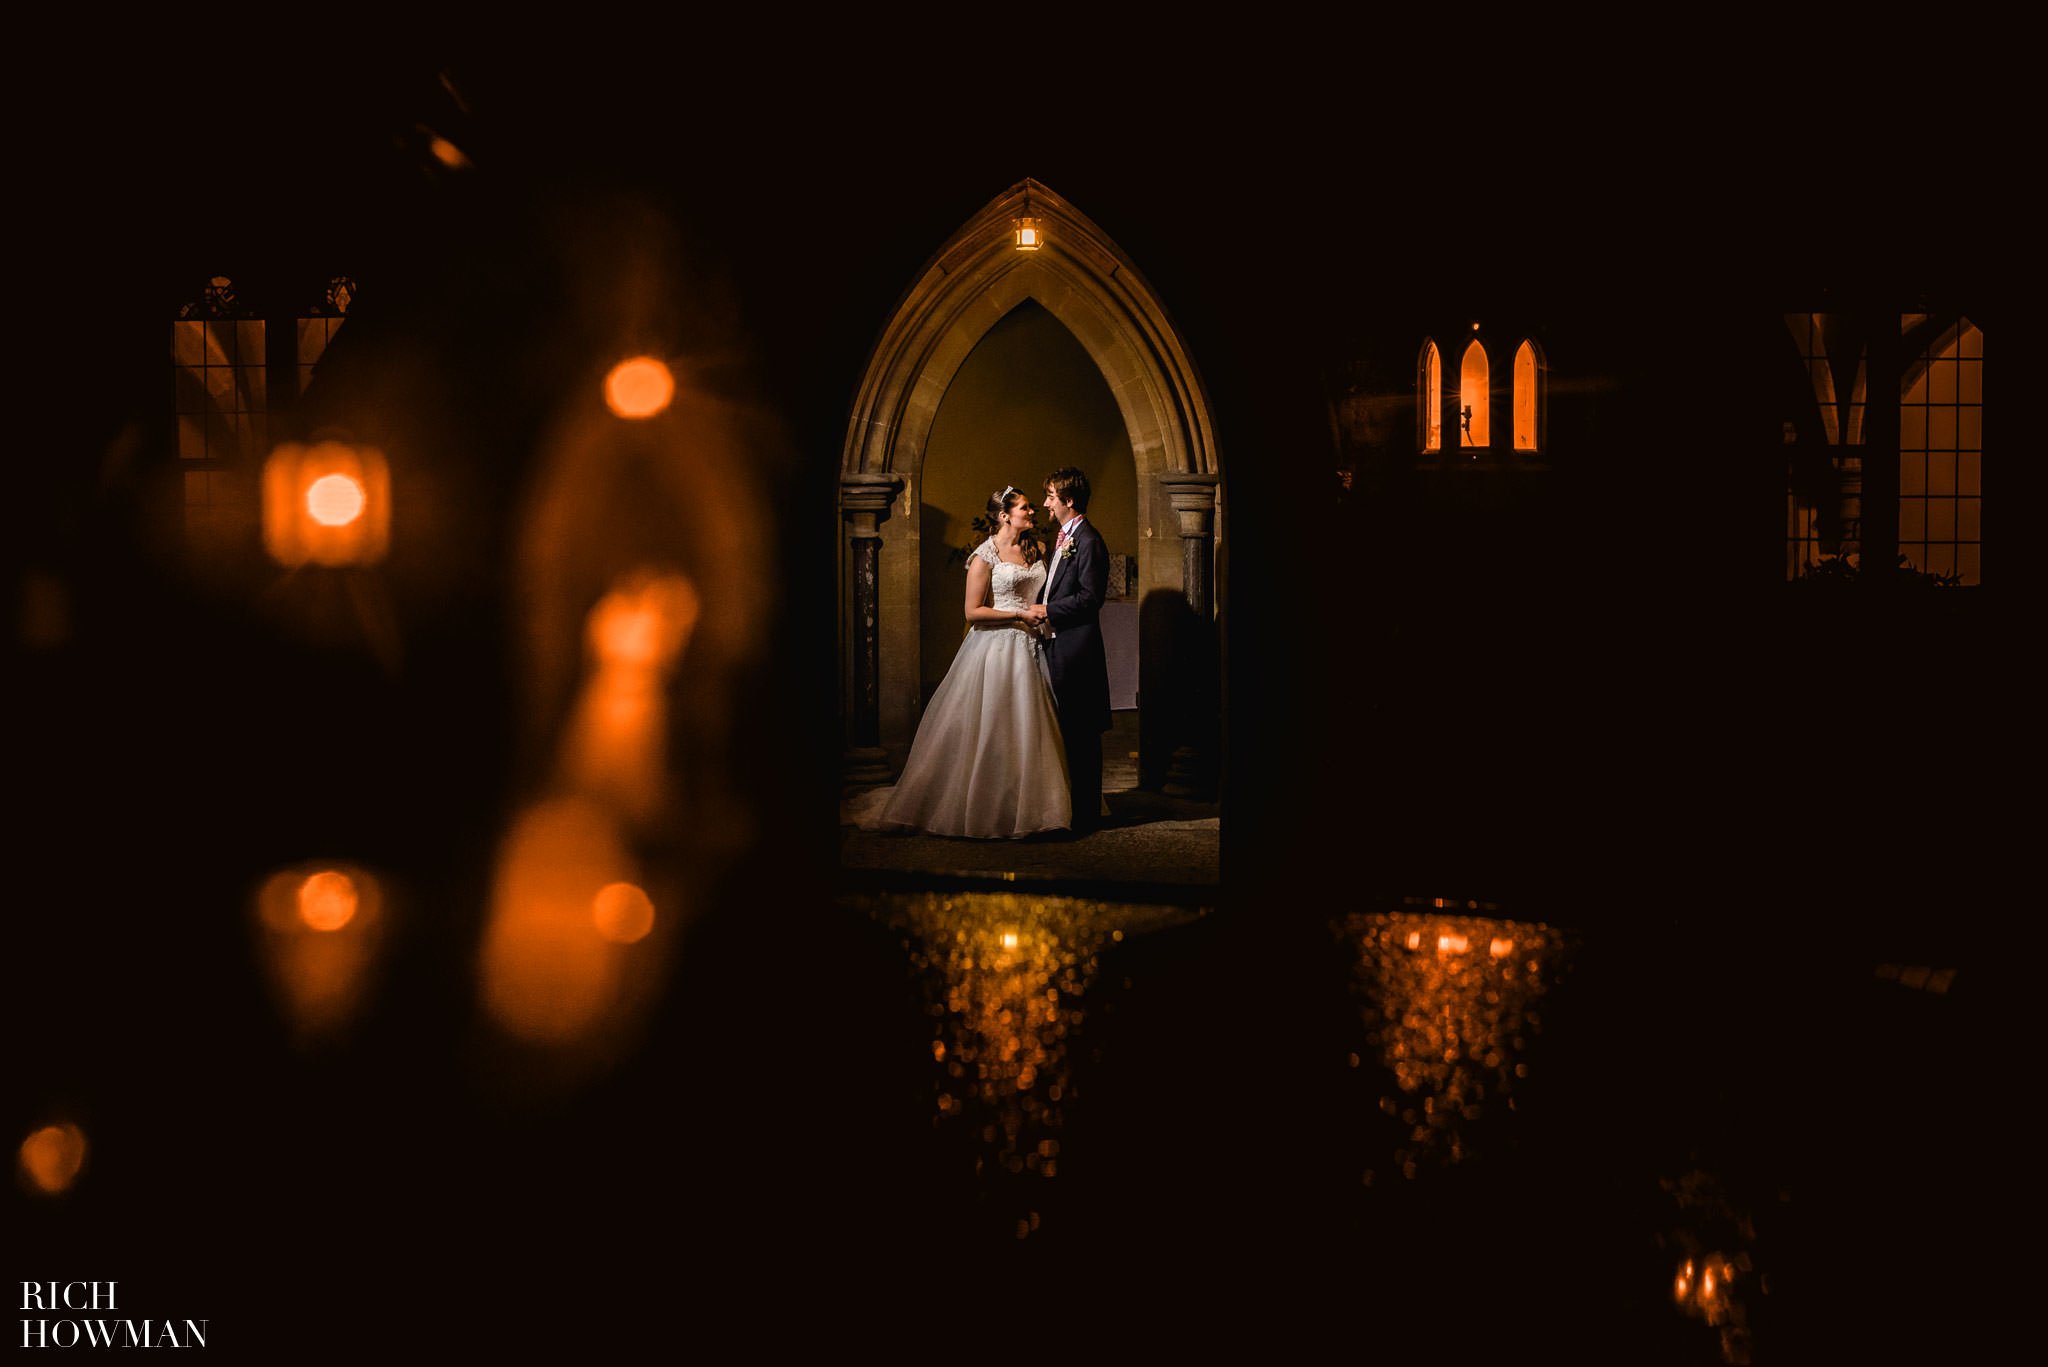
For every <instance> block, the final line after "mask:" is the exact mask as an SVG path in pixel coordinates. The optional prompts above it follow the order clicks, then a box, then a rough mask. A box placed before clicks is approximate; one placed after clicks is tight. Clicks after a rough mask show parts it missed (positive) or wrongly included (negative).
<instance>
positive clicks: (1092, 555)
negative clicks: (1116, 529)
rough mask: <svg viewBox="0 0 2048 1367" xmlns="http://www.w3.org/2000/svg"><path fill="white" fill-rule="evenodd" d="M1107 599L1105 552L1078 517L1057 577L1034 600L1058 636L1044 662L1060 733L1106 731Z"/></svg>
mask: <svg viewBox="0 0 2048 1367" xmlns="http://www.w3.org/2000/svg"><path fill="white" fill-rule="evenodd" d="M1108 594H1109V547H1108V546H1107V545H1105V544H1104V543H1103V540H1102V533H1100V532H1098V531H1096V530H1095V524H1094V523H1093V522H1090V521H1089V520H1088V519H1087V518H1086V517H1083V518H1082V519H1081V524H1080V525H1079V526H1078V527H1076V528H1074V541H1073V544H1072V545H1070V546H1068V547H1067V558H1066V559H1065V560H1064V561H1063V562H1061V564H1060V567H1059V573H1058V574H1057V575H1055V576H1054V577H1053V578H1051V579H1050V580H1048V581H1047V582H1046V586H1045V589H1044V591H1043V592H1042V593H1041V595H1040V599H1041V601H1042V602H1044V604H1045V615H1046V619H1047V620H1048V621H1050V622H1051V623H1052V629H1053V631H1054V632H1056V633H1058V634H1057V635H1055V636H1054V637H1053V640H1052V644H1051V646H1050V648H1049V649H1048V650H1047V652H1046V659H1047V662H1048V663H1049V664H1050V665H1051V668H1052V691H1053V696H1054V697H1055V698H1056V699H1058V700H1059V705H1060V726H1061V728H1062V729H1067V730H1075V731H1080V730H1089V729H1092V730H1096V731H1107V730H1108V729H1109V655H1108V654H1107V653H1106V652H1105V651H1104V650H1103V648H1102V623H1101V618H1102V600H1103V599H1104V598H1105V597H1107V596H1108Z"/></svg>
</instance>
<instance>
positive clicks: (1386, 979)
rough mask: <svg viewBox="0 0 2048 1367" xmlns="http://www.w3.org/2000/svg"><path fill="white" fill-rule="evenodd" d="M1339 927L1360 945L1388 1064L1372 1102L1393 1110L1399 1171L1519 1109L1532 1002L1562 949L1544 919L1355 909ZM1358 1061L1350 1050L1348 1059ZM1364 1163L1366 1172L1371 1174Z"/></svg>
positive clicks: (1534, 1025) (1452, 1155)
mask: <svg viewBox="0 0 2048 1367" xmlns="http://www.w3.org/2000/svg"><path fill="white" fill-rule="evenodd" d="M1339 930H1340V933H1341V934H1342V935H1343V936H1344V937H1345V939H1346V940H1347V942H1348V943H1349V944H1350V945H1351V946H1352V947H1353V949H1354V950H1355V951H1356V952H1357V955H1358V960H1357V970H1356V971H1357V981H1358V984H1359V986H1360V988H1361V989H1362V991H1363V994H1364V996H1365V997H1366V999H1367V1007H1366V1011H1365V1020H1366V1026H1367V1032H1368V1038H1369V1041H1370V1044H1371V1046H1372V1047H1374V1048H1375V1049H1376V1050H1377V1053H1378V1059H1377V1061H1378V1062H1379V1063H1380V1064H1381V1065H1382V1066H1384V1067H1385V1068H1386V1069H1387V1070H1388V1071H1389V1072H1391V1073H1392V1074H1393V1084H1394V1085H1393V1090H1391V1091H1390V1092H1388V1093H1387V1094H1385V1095H1383V1096H1381V1097H1380V1099H1379V1106H1380V1109H1381V1110H1382V1111H1383V1112H1385V1113H1386V1114H1387V1115H1389V1116H1398V1117H1399V1120H1400V1123H1401V1125H1402V1126H1403V1127H1404V1131H1405V1136H1406V1137H1405V1141H1404V1142H1403V1143H1401V1144H1400V1145H1399V1146H1398V1147H1397V1148H1396V1149H1395V1150H1394V1154H1393V1161H1394V1166H1395V1167H1396V1168H1397V1169H1398V1170H1399V1171H1400V1172H1401V1174H1402V1176H1404V1177H1407V1178H1411V1179H1412V1178H1414V1177H1415V1176H1416V1174H1417V1173H1418V1171H1420V1169H1421V1167H1422V1166H1423V1165H1425V1164H1427V1163H1430V1162H1432V1161H1436V1162H1444V1163H1456V1162H1459V1161H1461V1160H1463V1159H1464V1158H1466V1157H1467V1156H1468V1153H1469V1151H1470V1148H1471V1146H1472V1143H1473V1141H1474V1139H1475V1137H1476V1136H1477V1134H1478V1133H1479V1132H1480V1127H1481V1126H1483V1125H1485V1124H1488V1123H1497V1118H1498V1117H1499V1115H1500V1114H1501V1113H1503V1112H1507V1111H1512V1110H1514V1109H1515V1090H1516V1088H1517V1086H1518V1085H1520V1084H1522V1083H1523V1082H1524V1080H1525V1079H1526V1078H1527V1077H1528V1075H1529V1065H1528V1062H1527V1059H1526V1053H1527V1051H1528V1047H1529V1041H1530V1039H1531V1038H1532V1037H1533V1036H1535V1035H1536V1034H1537V1033H1538V1032H1539V1031H1540V1030H1541V1029H1542V1016H1541V1013H1540V1012H1539V1010H1538V1009H1537V1008H1538V1003H1539V1002H1540V1000H1541V998H1542V997H1543V994H1544V993H1545V992H1546V991H1547V990H1548V987H1549V984H1550V983H1551V982H1552V981H1554V980H1555V978H1556V976H1557V973H1558V972H1559V970H1560V968H1561V967H1562V965H1563V961H1564V958H1565V953H1564V951H1565V942H1564V937H1563V935H1562V934H1561V933H1560V932H1558V931H1557V930H1554V929H1552V928H1551V927H1549V926H1545V925H1540V924H1534V923H1530V922H1522V921H1502V920H1494V919H1491V918H1488V917H1483V916H1460V915H1452V914H1448V913H1435V914H1428V915H1419V914H1413V913H1405V912H1394V913H1378V912H1367V913H1358V914H1355V915H1353V916H1350V917H1348V918H1346V919H1345V920H1344V921H1343V922H1342V923H1341V925H1340V927H1339ZM1363 1062H1364V1060H1363V1059H1361V1058H1360V1057H1359V1056H1358V1055H1356V1054H1354V1055H1352V1065H1353V1066H1354V1067H1357V1066H1361V1065H1362V1063H1363ZM1373 1176H1374V1174H1373V1172H1372V1171H1371V1170H1370V1169H1368V1170H1367V1171H1366V1173H1365V1181H1366V1182H1367V1183H1368V1184H1370V1183H1371V1181H1372V1180H1373Z"/></svg>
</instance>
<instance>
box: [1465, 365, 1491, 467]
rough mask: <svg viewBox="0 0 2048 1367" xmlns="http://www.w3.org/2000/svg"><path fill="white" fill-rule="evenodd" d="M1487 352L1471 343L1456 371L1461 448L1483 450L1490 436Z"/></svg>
mask: <svg viewBox="0 0 2048 1367" xmlns="http://www.w3.org/2000/svg"><path fill="white" fill-rule="evenodd" d="M1487 384H1488V381H1487V370H1486V348H1485V347H1483V346H1481V345H1479V343H1478V342H1476V341H1475V342H1473V343H1472V344H1471V345H1470V346H1468V347H1466V348H1465V361H1464V364H1463V365H1461V366H1459V368H1458V407H1459V408H1460V410H1462V412H1461V415H1460V416H1461V424H1460V430H1459V433H1458V445H1460V446H1482V447H1483V446H1485V445H1487V444H1488V442H1489V439H1490V438H1491V436H1492V425H1491V424H1490V423H1489V422H1488V416H1489V415H1488V412H1487V402H1486V400H1487Z"/></svg>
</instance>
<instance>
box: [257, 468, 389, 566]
mask: <svg viewBox="0 0 2048 1367" xmlns="http://www.w3.org/2000/svg"><path fill="white" fill-rule="evenodd" d="M390 544H391V474H390V471H389V469H388V468H387V467H386V466H385V464H384V457H383V455H382V454H381V453H380V452H378V451H376V450H374V449H372V448H369V447H357V446H350V445H347V444H346V443H344V442H338V441H323V442H316V443H314V444H313V445H311V446H301V445H299V444H297V443H296V442H287V443H285V444H284V445H282V446H279V447H278V448H277V449H276V450H275V451H272V452H271V453H270V459H269V461H267V462H266V463H265V464H264V467H263V548H264V549H265V550H267V551H268V552H270V558H271V559H272V560H275V561H276V562H277V563H278V564H280V565H286V566H292V567H296V566H299V565H304V564H309V563H310V564H315V565H374V564H376V563H377V562H378V561H379V560H382V559H383V558H384V552H385V551H386V550H387V549H388V548H389V546H390Z"/></svg>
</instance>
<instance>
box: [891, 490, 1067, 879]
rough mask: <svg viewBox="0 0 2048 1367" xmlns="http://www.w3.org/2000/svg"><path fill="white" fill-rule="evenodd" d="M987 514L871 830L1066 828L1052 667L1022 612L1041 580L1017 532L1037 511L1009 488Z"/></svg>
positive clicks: (1035, 558)
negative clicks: (928, 695)
mask: <svg viewBox="0 0 2048 1367" xmlns="http://www.w3.org/2000/svg"><path fill="white" fill-rule="evenodd" d="M988 512H989V517H990V520H991V521H993V522H994V523H995V529H996V530H995V535H994V536H991V537H990V538H989V539H988V540H986V541H984V542H982V543H981V544H980V545H979V546H976V547H975V548H974V554H973V555H971V556H969V557H968V560H967V601H966V611H967V635H966V638H965V639H964V640H962V641H961V642H960V652H959V653H958V654H957V655H955V656H954V657H953V664H952V667H951V668H949V669H948V670H947V671H946V677H945V680H944V681H943V682H941V683H940V684H939V689H938V692H936V693H934V694H933V695H932V701H931V705H930V706H929V707H927V708H926V709H925V713H924V719H923V720H922V721H921V722H919V723H918V727H917V738H916V739H915V740H914V741H912V742H911V746H910V759H909V760H908V761H907V762H906V763H905V764H904V766H903V776H902V777H901V778H900V779H898V780H897V782H896V791H895V792H894V793H893V794H892V795H891V796H890V798H889V801H888V805H887V806H885V807H884V808H883V809H882V814H881V816H880V817H879V818H877V819H876V820H875V821H874V823H873V828H874V829H877V830H885V831H926V832H929V833H931V834H933V835H965V836H981V837H984V838H994V839H1015V838H1016V837H1019V836H1026V835H1033V834H1036V833H1037V832H1040V831H1051V830H1059V829H1062V828H1066V827H1070V826H1071V825H1072V822H1073V815H1072V807H1071V799H1070V798H1069V797H1068V794H1067V755H1066V747H1065V746H1063V745H1062V744H1061V743H1060V724H1059V716H1058V713H1057V712H1056V711H1055V710H1054V706H1053V697H1052V683H1051V675H1050V674H1049V673H1048V670H1047V666H1046V663H1045V656H1044V649H1043V645H1042V643H1041V642H1040V641H1039V638H1038V635H1037V632H1036V630H1035V628H1034V627H1033V626H1032V625H1031V623H1030V622H1029V621H1027V620H1026V618H1025V611H1026V609H1028V608H1029V607H1030V606H1031V604H1032V603H1033V602H1034V601H1035V600H1036V599H1037V597H1038V592H1039V590H1040V589H1041V588H1043V587H1044V586H1045V572H1046V567H1045V562H1044V559H1043V554H1044V553H1043V552H1042V551H1041V550H1040V549H1039V546H1038V542H1037V541H1035V540H1034V539H1032V538H1031V537H1029V536H1026V535H1023V534H1024V533H1026V532H1028V531H1030V530H1031V525H1032V521H1033V520H1034V518H1036V516H1037V513H1036V510H1035V509H1033V508H1032V506H1031V500H1030V499H1028V498H1026V497H1025V496H1024V495H1023V494H1022V493H1020V492H1018V491H1017V490H1016V489H1013V488H1011V489H1004V490H1003V491H1002V492H1001V493H999V494H997V495H996V496H995V497H994V498H992V499H990V500H989V501H988Z"/></svg>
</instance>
